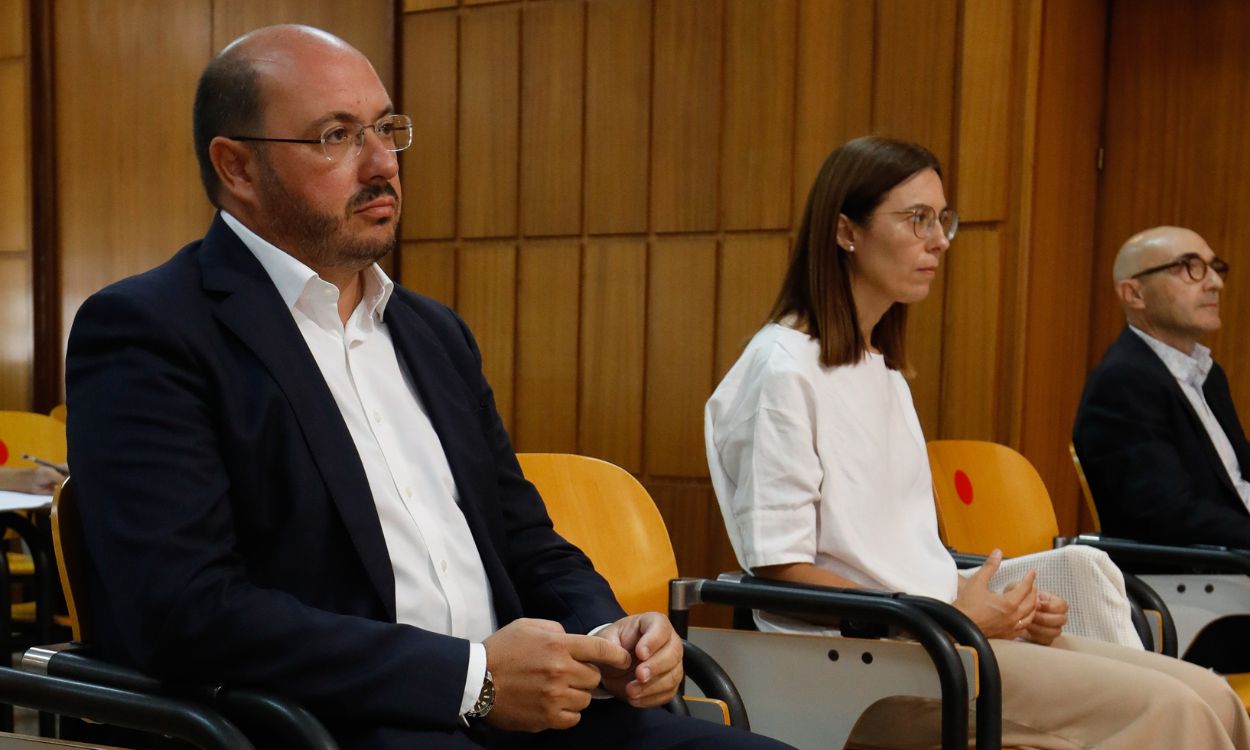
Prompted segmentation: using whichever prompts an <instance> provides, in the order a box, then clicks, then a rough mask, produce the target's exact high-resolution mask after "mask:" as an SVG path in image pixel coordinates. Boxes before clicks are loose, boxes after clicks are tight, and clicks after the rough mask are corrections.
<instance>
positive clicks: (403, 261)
mask: <svg viewBox="0 0 1250 750" xmlns="http://www.w3.org/2000/svg"><path fill="white" fill-rule="evenodd" d="M400 253H401V258H400V261H399V268H400V277H399V283H400V284H402V285H404V286H405V287H407V288H409V289H411V290H413V291H414V292H419V293H421V294H424V295H426V296H427V297H433V298H434V299H436V300H438V301H439V302H442V303H443V304H445V305H449V306H451V307H455V305H456V246H455V245H452V244H450V243H447V244H444V243H425V242H421V243H417V242H405V243H403V245H402V246H401V248H400Z"/></svg>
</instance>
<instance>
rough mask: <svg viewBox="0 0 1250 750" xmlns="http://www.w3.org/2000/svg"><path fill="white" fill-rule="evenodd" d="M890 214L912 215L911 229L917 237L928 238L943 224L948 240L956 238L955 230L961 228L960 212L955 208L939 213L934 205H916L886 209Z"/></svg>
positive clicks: (943, 231) (943, 230)
mask: <svg viewBox="0 0 1250 750" xmlns="http://www.w3.org/2000/svg"><path fill="white" fill-rule="evenodd" d="M885 213H888V214H895V215H898V216H901V215H903V214H910V215H911V231H912V232H914V233H915V235H916V238H917V239H921V240H927V239H929V238H930V237H932V236H933V229H934V228H935V227H936V226H937V225H938V224H941V225H942V234H944V235H946V240H947V242H949V241H950V240H953V239H955V230H956V229H958V228H959V214H958V213H957V212H956V211H955V209H953V208H944V209H942V211H941V212H940V213H939V212H937V211H934V210H933V206H916V207H915V208H909V209H906V210H904V211H886V212H885Z"/></svg>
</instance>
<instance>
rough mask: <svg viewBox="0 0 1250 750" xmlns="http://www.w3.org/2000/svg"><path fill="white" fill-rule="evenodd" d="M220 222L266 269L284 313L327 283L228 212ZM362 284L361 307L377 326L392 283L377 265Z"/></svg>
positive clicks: (371, 269) (365, 275)
mask: <svg viewBox="0 0 1250 750" xmlns="http://www.w3.org/2000/svg"><path fill="white" fill-rule="evenodd" d="M221 218H222V221H224V222H226V226H228V227H230V229H231V230H232V231H234V233H235V234H236V235H238V237H239V239H240V240H242V241H243V244H244V245H245V246H246V247H247V249H248V250H249V251H251V253H252V255H254V256H256V260H257V261H258V262H259V263H260V265H261V267H262V268H264V269H265V273H267V274H268V275H269V279H270V280H271V281H273V285H274V286H275V287H277V289H278V295H279V296H281V297H282V301H283V303H285V304H286V306H287V309H289V310H293V309H294V308H295V305H296V303H298V302H299V300H300V297H302V296H303V295H304V293H305V292H306V291H307V290H308V289H309V288H310V287H315V286H317V284H316V283H314V281H319V282H321V283H322V284H327V283H329V282H326V281H324V280H323V279H321V277H319V276H318V275H317V272H316V271H314V270H312V269H311V268H309V267H308V266H306V265H304V264H303V263H301V262H300V261H299V260H297V259H296V258H295V256H293V255H291V254H290V253H288V252H286V251H284V250H282V249H281V248H279V247H278V246H277V245H274V244H273V243H272V242H269V241H268V240H266V239H265V238H263V237H261V236H260V235H258V234H256V233H255V232H253V231H252V230H251V229H248V228H247V227H246V226H244V224H243V222H241V221H239V220H238V219H236V218H235V217H233V216H231V215H230V213H229V212H228V211H222V212H221ZM362 281H363V282H364V285H365V288H364V294H363V295H362V297H361V304H362V305H363V306H364V308H365V311H366V312H367V313H368V314H369V316H370V317H372V318H373V319H374V320H377V321H379V322H380V321H381V320H382V316H383V314H385V312H386V304H387V303H388V302H389V301H390V299H391V294H392V293H393V292H394V291H395V282H393V281H391V279H390V277H389V276H387V275H386V272H385V271H383V270H382V267H381V266H379V265H378V264H377V263H374V264H372V265H370V266H369V268H367V269H365V273H364V274H363V275H362Z"/></svg>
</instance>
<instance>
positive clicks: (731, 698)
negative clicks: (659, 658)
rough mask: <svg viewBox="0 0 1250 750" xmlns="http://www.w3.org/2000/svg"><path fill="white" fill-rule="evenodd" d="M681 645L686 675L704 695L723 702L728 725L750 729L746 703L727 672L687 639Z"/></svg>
mask: <svg viewBox="0 0 1250 750" xmlns="http://www.w3.org/2000/svg"><path fill="white" fill-rule="evenodd" d="M683 646H684V649H685V651H684V653H683V655H682V665H683V667H684V668H685V670H686V676H687V677H689V678H690V679H691V680H692V681H693V682H694V684H696V685H698V686H699V689H700V690H702V691H703V694H704V695H705V696H707V697H708V698H714V699H716V700H718V701H723V702H724V703H725V708H726V710H727V711H729V725H730V726H732V727H738V728H739V729H743V730H746V731H750V730H751V720H750V719H749V718H748V717H747V709H746V705H745V704H744V703H743V702H742V696H741V695H740V694H739V693H738V688H737V687H736V686H734V683H733V680H731V679H730V678H729V674H728V673H726V672H725V670H724V669H723V668H722V667H721V665H720V664H718V663H717V662H716V660H715V659H713V658H712V657H710V656H708V655H707V653H706V652H704V650H703V649H701V648H699V647H698V646H696V645H694V644H693V643H690V642H689V641H685V642H684V643H683Z"/></svg>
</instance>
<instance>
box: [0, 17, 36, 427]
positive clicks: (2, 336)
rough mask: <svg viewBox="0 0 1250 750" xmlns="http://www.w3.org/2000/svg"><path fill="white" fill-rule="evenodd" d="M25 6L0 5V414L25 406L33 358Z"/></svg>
mask: <svg viewBox="0 0 1250 750" xmlns="http://www.w3.org/2000/svg"><path fill="white" fill-rule="evenodd" d="M26 10H27V8H26V2H25V0H0V111H2V112H4V113H5V127H4V135H3V137H0V409H25V408H27V405H28V404H29V403H30V398H31V389H32V378H33V357H34V315H33V312H34V307H33V300H34V292H33V288H32V278H31V270H32V261H33V252H32V250H33V246H32V239H33V236H32V232H31V218H32V206H31V190H30V186H31V147H30V54H29V49H30V38H29V24H28V22H27V19H26Z"/></svg>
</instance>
